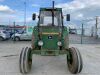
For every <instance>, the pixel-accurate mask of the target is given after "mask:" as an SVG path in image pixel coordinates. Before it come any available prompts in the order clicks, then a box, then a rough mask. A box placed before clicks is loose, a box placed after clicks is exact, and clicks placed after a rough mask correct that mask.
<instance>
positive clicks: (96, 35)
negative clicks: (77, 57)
mask: <svg viewBox="0 0 100 75" xmlns="http://www.w3.org/2000/svg"><path fill="white" fill-rule="evenodd" d="M97 31H98V16H96V24H95V38H96V39H97V38H98V34H97Z"/></svg>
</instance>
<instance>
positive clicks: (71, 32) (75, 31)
mask: <svg viewBox="0 0 100 75" xmlns="http://www.w3.org/2000/svg"><path fill="white" fill-rule="evenodd" d="M69 34H77V30H76V29H69Z"/></svg>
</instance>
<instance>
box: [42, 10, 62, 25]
mask: <svg viewBox="0 0 100 75" xmlns="http://www.w3.org/2000/svg"><path fill="white" fill-rule="evenodd" d="M52 14H53V13H52V10H51V11H41V12H40V26H52V24H53V16H52ZM54 26H62V20H61V12H60V11H54Z"/></svg>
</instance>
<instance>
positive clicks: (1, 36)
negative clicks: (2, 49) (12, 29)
mask: <svg viewBox="0 0 100 75" xmlns="http://www.w3.org/2000/svg"><path fill="white" fill-rule="evenodd" d="M9 38H10V34H9V33H8V32H7V31H5V30H0V41H3V40H6V39H9Z"/></svg>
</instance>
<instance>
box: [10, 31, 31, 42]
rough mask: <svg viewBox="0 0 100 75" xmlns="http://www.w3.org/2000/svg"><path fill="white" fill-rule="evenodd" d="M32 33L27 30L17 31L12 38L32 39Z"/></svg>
mask: <svg viewBox="0 0 100 75" xmlns="http://www.w3.org/2000/svg"><path fill="white" fill-rule="evenodd" d="M31 37H32V34H31V33H27V32H22V33H15V34H13V35H12V37H11V38H12V40H14V41H20V40H31Z"/></svg>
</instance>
